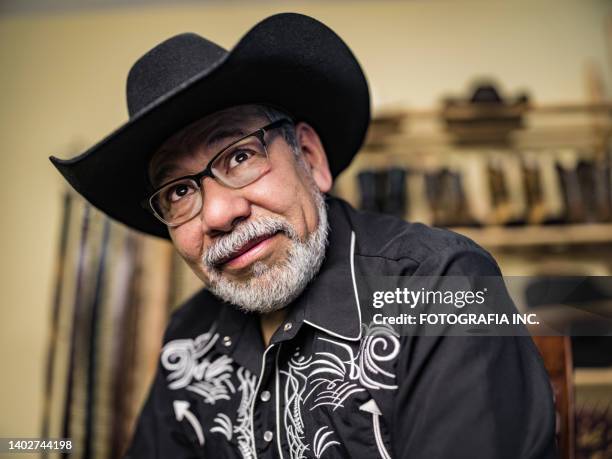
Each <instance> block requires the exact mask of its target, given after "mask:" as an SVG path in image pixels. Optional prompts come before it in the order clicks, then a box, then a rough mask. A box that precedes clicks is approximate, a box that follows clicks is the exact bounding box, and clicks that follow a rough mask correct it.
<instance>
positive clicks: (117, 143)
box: [50, 13, 370, 238]
mask: <svg viewBox="0 0 612 459" xmlns="http://www.w3.org/2000/svg"><path fill="white" fill-rule="evenodd" d="M127 104H128V111H129V120H128V121H127V122H126V123H125V124H124V125H123V126H121V127H120V128H118V129H117V130H116V131H114V132H113V133H112V134H110V135H109V136H108V137H106V138H105V139H104V140H102V141H101V142H99V143H98V144H96V145H94V146H93V147H92V148H90V149H89V150H87V151H85V152H84V153H82V154H80V155H79V156H77V157H75V158H72V159H68V160H61V159H58V158H55V157H51V158H50V159H51V162H52V163H53V164H54V165H55V167H57V169H58V170H59V171H60V172H61V173H62V175H63V176H64V177H65V178H66V180H68V182H69V183H70V184H71V185H72V186H73V187H74V189H75V190H77V191H78V192H79V193H80V194H81V195H83V196H84V197H85V198H86V199H87V200H88V201H89V202H91V203H92V204H93V205H94V206H96V207H97V208H99V209H100V210H102V211H103V212H105V213H106V214H108V215H109V216H111V217H112V218H114V219H116V220H119V221H120V222H122V223H124V224H126V225H128V226H130V227H132V228H135V229H137V230H140V231H143V232H145V233H148V234H152V235H155V236H160V237H165V238H167V237H168V231H167V228H166V227H165V226H164V225H163V224H162V223H160V222H159V221H158V220H157V219H156V218H155V217H154V216H153V215H152V214H151V213H149V212H148V211H147V210H146V209H145V208H143V207H142V206H141V202H142V201H143V199H144V198H146V196H147V194H148V192H150V184H149V180H148V177H147V166H148V162H149V160H150V158H151V155H152V154H153V153H154V152H155V151H156V149H157V148H158V147H159V146H160V145H161V144H162V143H163V142H164V141H165V140H166V139H168V138H169V137H170V136H171V135H172V134H174V133H175V132H177V131H178V130H180V129H182V128H183V127H185V126H187V125H189V124H191V123H192V122H194V121H196V120H198V119H200V118H202V117H204V116H206V115H208V114H211V113H214V112H216V111H218V110H221V109H223V108H227V107H230V106H235V105H242V104H268V105H272V106H276V107H279V108H282V109H283V110H285V111H286V112H287V113H289V114H291V115H292V116H293V118H294V119H295V120H303V121H306V122H308V123H309V124H311V125H312V126H313V127H314V128H315V130H316V131H317V132H318V134H319V136H320V137H321V140H322V142H323V145H324V147H325V150H326V152H327V157H328V160H329V164H330V168H331V172H332V174H333V176H334V177H335V176H337V175H338V174H339V173H340V172H341V171H342V170H343V169H345V168H346V167H347V166H348V165H349V163H350V162H351V159H352V158H353V156H354V155H355V153H356V152H357V150H358V149H359V148H360V147H361V144H362V142H363V139H364V137H365V133H366V130H367V127H368V124H369V121H370V98H369V92H368V85H367V82H366V79H365V76H364V74H363V71H362V70H361V67H360V66H359V63H358V62H357V60H356V59H355V57H354V56H353V54H352V52H351V50H350V49H349V48H348V46H347V45H346V44H345V43H344V42H343V41H342V39H341V38H340V37H338V35H336V34H335V33H334V32H333V31H332V30H331V29H329V28H328V27H327V26H325V25H324V24H322V23H320V22H319V21H317V20H315V19H313V18H310V17H308V16H304V15H300V14H294V13H283V14H277V15H274V16H271V17H269V18H267V19H264V20H263V21H261V22H259V23H258V24H256V25H255V26H254V27H253V28H252V29H251V30H250V31H248V32H247V33H246V34H245V35H244V37H242V39H241V40H240V41H239V42H238V44H237V45H236V46H235V47H234V48H233V49H232V50H231V51H229V52H228V51H226V50H225V49H223V48H221V47H220V46H218V45H216V44H215V43H212V42H210V41H208V40H206V39H205V38H202V37H200V36H198V35H195V34H181V35H177V36H174V37H172V38H170V39H168V40H166V41H164V42H163V43H161V44H159V45H157V46H156V47H155V48H153V49H152V50H150V51H149V52H148V53H146V54H145V55H144V56H143V57H141V58H140V59H139V60H138V61H137V62H136V63H135V64H134V65H133V66H132V68H131V70H130V72H129V75H128V79H127Z"/></svg>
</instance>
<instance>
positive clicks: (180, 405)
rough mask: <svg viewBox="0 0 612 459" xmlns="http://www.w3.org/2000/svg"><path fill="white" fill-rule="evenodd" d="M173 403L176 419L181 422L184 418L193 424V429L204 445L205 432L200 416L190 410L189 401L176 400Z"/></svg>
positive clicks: (201, 444)
mask: <svg viewBox="0 0 612 459" xmlns="http://www.w3.org/2000/svg"><path fill="white" fill-rule="evenodd" d="M172 405H173V406H174V414H175V416H176V420H177V421H178V422H181V421H182V420H183V419H187V421H189V424H191V426H192V427H193V430H195V433H196V435H197V437H198V441H199V442H200V446H203V445H204V432H203V431H202V426H201V425H200V422H199V421H198V418H196V417H195V414H193V413H192V412H191V411H189V406H190V405H189V402H186V401H184V400H174V402H173V403H172Z"/></svg>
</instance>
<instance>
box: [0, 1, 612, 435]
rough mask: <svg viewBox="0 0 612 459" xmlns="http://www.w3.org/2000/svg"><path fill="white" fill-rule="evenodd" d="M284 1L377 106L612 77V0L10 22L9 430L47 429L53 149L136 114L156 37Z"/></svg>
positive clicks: (3, 427)
mask: <svg viewBox="0 0 612 459" xmlns="http://www.w3.org/2000/svg"><path fill="white" fill-rule="evenodd" d="M285 10H293V11H299V12H304V13H307V14H311V15H313V16H316V17H318V18H319V19H321V20H323V21H324V22H326V23H327V24H329V25H330V26H331V27H332V28H334V29H335V30H336V31H337V32H338V33H339V34H340V35H341V36H343V37H344V38H345V39H346V40H347V42H348V43H349V44H350V45H351V47H352V48H353V50H354V52H355V54H356V55H357V57H358V59H359V60H360V61H361V63H362V64H363V66H364V67H365V69H366V73H367V74H368V76H369V78H370V82H371V85H372V89H373V93H374V96H375V102H376V104H377V105H380V104H389V103H403V104H408V105H410V106H412V107H430V106H432V105H433V104H434V103H435V101H436V100H437V98H438V97H439V95H440V94H442V93H444V92H448V91H451V92H452V91H457V92H460V91H461V90H462V89H464V88H465V87H466V83H467V82H468V80H469V79H470V78H471V77H473V76H477V75H492V76H495V77H498V78H499V79H500V80H501V81H502V82H503V83H504V87H505V88H507V89H509V90H511V91H514V90H517V89H521V88H525V89H529V90H530V91H531V92H532V93H533V94H534V96H535V98H536V100H537V101H538V102H542V103H554V102H572V101H582V100H584V98H585V90H584V82H583V77H582V73H583V68H584V64H585V62H586V61H587V59H592V60H594V62H596V64H597V65H598V66H599V67H600V68H601V69H602V70H603V71H604V80H605V81H606V82H607V83H608V87H610V84H609V83H610V82H612V78H611V77H610V71H609V68H610V62H609V61H608V60H607V57H606V49H605V42H604V33H603V21H604V17H605V16H606V15H607V14H609V13H610V11H612V4H611V3H610V2H609V1H607V0H513V1H510V2H509V1H503V0H497V1H492V0H473V1H459V0H444V1H443V0H428V1H425V0H423V1H412V2H400V1H390V2H365V1H338V2H332V1H328V2H309V3H306V2H296V3H286V2H285V3H282V4H281V3H280V2H231V3H229V4H227V5H224V4H223V2H213V3H212V4H209V5H208V6H200V7H195V6H188V7H175V8H169V7H168V8H163V7H156V8H148V9H127V8H125V9H120V10H117V9H114V10H105V11H101V12H87V13H84V12H80V13H78V14H77V13H74V14H68V13H62V14H58V15H53V16H36V15H23V16H5V17H1V18H0V69H1V70H0V91H2V99H1V102H0V155H2V156H1V157H0V158H1V159H0V161H1V163H0V164H1V167H0V188H1V194H0V196H1V199H2V201H1V207H0V209H2V212H3V216H2V223H3V227H2V238H1V242H0V244H1V250H2V251H1V254H2V257H3V259H4V263H3V264H2V266H0V274H1V276H0V279H1V282H2V284H1V286H2V288H1V289H0V292H1V293H0V295H1V296H0V304H1V306H2V309H1V312H0V352H1V354H0V355H1V356H2V364H3V368H2V370H1V374H2V377H1V378H0V381H1V382H0V413H2V415H1V417H0V436H7V435H34V434H36V433H38V430H39V425H40V414H41V409H40V408H41V400H42V377H43V368H44V367H43V364H44V358H45V354H44V349H45V344H46V341H47V338H48V336H47V330H48V329H47V326H48V322H49V315H50V314H49V313H50V303H51V297H52V279H53V263H54V256H55V254H56V245H57V242H56V241H57V239H58V227H59V204H60V201H59V196H60V190H61V188H62V186H63V184H62V182H61V180H60V178H59V174H57V173H56V172H55V171H54V170H53V169H52V167H51V165H50V163H48V161H47V159H46V158H47V156H48V155H50V154H56V155H59V156H62V157H68V156H71V155H72V154H74V153H76V152H78V151H79V150H81V149H82V148H84V147H86V146H89V145H90V144H92V143H93V142H95V141H97V140H99V139H100V138H101V137H102V136H104V135H105V134H107V133H108V132H109V131H110V130H112V129H113V128H115V127H116V126H118V125H119V124H120V123H122V122H123V121H124V120H125V119H126V110H125V108H124V100H123V94H124V78H125V74H126V73H127V70H128V68H129V66H130V65H131V63H132V62H133V61H134V60H135V59H136V58H137V57H139V55H140V54H142V53H143V52H144V51H145V50H147V49H148V48H149V47H150V46H152V45H154V44H156V43H157V42H159V41H161V40H163V39H164V38H166V37H168V36H169V35H171V34H174V33H178V32H181V31H186V30H191V31H195V32H199V33H201V34H204V35H206V36H207V37H209V38H211V39H213V40H215V41H217V42H218V43H220V44H222V45H224V46H226V47H231V46H232V44H234V43H235V42H236V40H237V39H238V38H239V37H240V36H241V35H242V33H243V32H244V31H246V29H248V28H249V27H250V26H251V25H252V24H253V23H254V22H256V21H257V20H258V19H260V18H262V17H265V16H267V15H268V14H271V13H275V12H279V11H285Z"/></svg>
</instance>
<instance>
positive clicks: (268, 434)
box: [264, 430, 274, 441]
mask: <svg viewBox="0 0 612 459" xmlns="http://www.w3.org/2000/svg"><path fill="white" fill-rule="evenodd" d="M272 438H274V434H273V433H272V432H271V431H269V430H266V432H265V433H264V440H265V441H272Z"/></svg>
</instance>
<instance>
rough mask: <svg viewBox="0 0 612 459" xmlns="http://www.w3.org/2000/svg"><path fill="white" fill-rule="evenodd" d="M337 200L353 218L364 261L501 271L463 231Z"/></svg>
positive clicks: (411, 267) (359, 254)
mask: <svg viewBox="0 0 612 459" xmlns="http://www.w3.org/2000/svg"><path fill="white" fill-rule="evenodd" d="M333 201H335V202H334V203H333V205H334V207H337V208H339V209H341V211H342V212H343V213H344V214H345V215H346V217H347V218H348V219H349V220H350V224H351V226H352V228H353V229H354V231H355V235H356V243H355V255H356V256H357V257H359V258H361V259H362V260H363V261H368V260H369V261H370V262H371V263H372V264H380V263H383V264H385V265H392V264H393V262H395V263H396V264H399V265H401V266H404V267H409V269H408V271H411V270H415V271H416V270H420V271H423V270H425V271H427V270H428V269H430V268H431V269H434V268H436V267H437V268H439V267H440V266H441V265H446V267H447V268H450V267H451V265H452V267H453V269H454V271H453V272H446V274H466V275H467V274H480V275H498V274H499V268H498V266H497V263H496V262H495V260H494V259H493V257H492V256H491V254H489V252H487V251H486V250H485V249H483V248H482V247H480V246H479V245H478V244H476V243H475V242H474V241H472V240H471V239H469V238H467V237H465V236H463V235H461V234H458V233H455V232H453V231H449V230H446V229H441V228H432V227H430V226H427V225H424V224H422V223H411V222H407V221H405V220H403V219H401V218H398V217H395V216H391V215H384V214H378V213H374V212H364V211H360V210H356V209H354V208H352V207H351V206H350V205H349V204H348V203H346V202H344V201H342V200H339V199H334V200H333ZM377 259H378V260H377ZM428 266H429V267H428ZM403 274H412V272H403ZM419 274H420V275H432V274H436V272H420V273H419Z"/></svg>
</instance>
